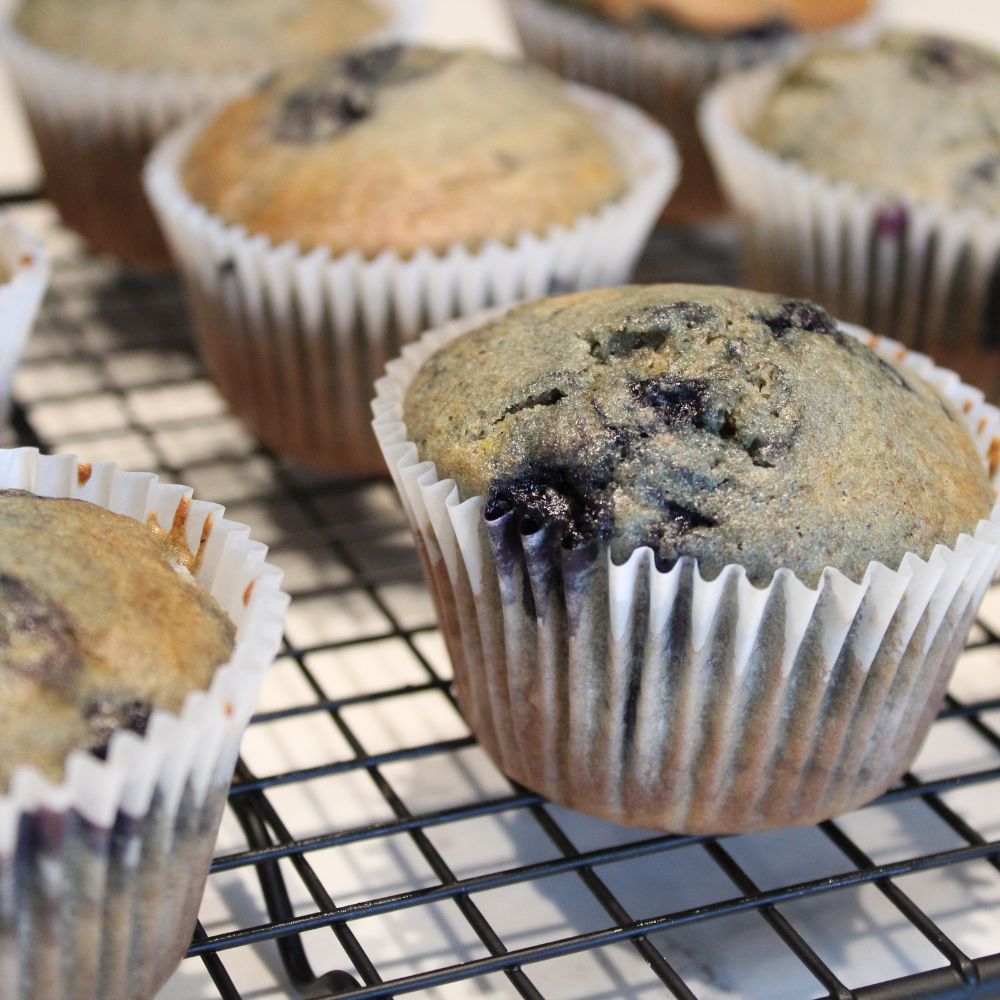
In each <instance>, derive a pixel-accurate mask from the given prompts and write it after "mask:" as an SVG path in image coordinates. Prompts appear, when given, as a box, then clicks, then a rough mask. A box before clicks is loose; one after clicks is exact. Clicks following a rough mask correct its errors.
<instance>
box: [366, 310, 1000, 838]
mask: <svg viewBox="0 0 1000 1000" xmlns="http://www.w3.org/2000/svg"><path fill="white" fill-rule="evenodd" d="M475 325H477V324H476V322H469V321H466V322H464V323H453V324H451V325H449V326H445V327H443V328H441V329H439V330H437V331H434V332H432V333H428V334H427V335H426V336H425V337H424V338H422V339H421V340H420V341H419V342H418V343H416V344H414V345H411V346H409V347H408V348H406V349H405V350H404V352H403V354H402V357H401V358H399V359H397V360H395V361H393V362H392V363H391V364H390V365H389V366H388V368H387V373H386V375H385V376H384V377H383V378H382V379H381V380H380V381H379V382H378V385H377V395H376V399H375V401H374V404H373V408H374V412H375V421H374V428H375V433H376V436H377V437H378V440H379V444H380V445H381V447H382V450H383V453H384V455H385V459H386V462H387V464H388V466H389V469H390V471H391V473H392V476H393V479H394V481H395V483H396V486H397V488H398V490H399V493H400V495H401V497H402V500H403V505H404V507H405V509H406V512H407V515H408V517H409V520H410V524H411V527H412V529H413V532H414V535H415V537H416V541H417V547H418V549H419V551H420V555H421V558H422V561H423V566H424V571H425V573H426V576H427V579H428V581H429V583H430V587H431V592H432V594H433V597H434V602H435V606H436V609H437V613H438V618H439V621H440V623H441V628H442V631H443V633H444V637H445V640H446V642H447V646H448V650H449V653H450V655H451V659H452V663H453V664H454V668H455V684H456V688H457V692H458V697H459V701H460V703H461V705H462V709H463V711H464V713H465V715H466V717H467V719H468V721H469V725H470V726H471V727H472V729H473V731H474V732H475V734H476V736H477V737H478V739H479V741H480V742H481V743H482V745H483V747H484V748H485V749H486V751H487V752H488V753H489V754H490V756H491V757H492V758H493V759H494V760H495V761H496V763H497V764H498V766H499V767H500V768H501V769H502V770H503V771H505V772H506V773H507V774H509V775H510V776H511V777H512V778H515V779H516V780H517V781H519V782H521V783H522V784H524V785H526V786H528V787H529V788H532V789H534V790H535V791H538V792H540V793H542V794H544V795H546V796H548V797H549V798H550V799H552V800H553V801H555V802H559V803H561V804H563V805H566V806H569V807H570V808H573V809H579V810H581V811H584V812H587V813H591V814H593V815H596V816H600V817H602V818H604V819H608V820H612V821H614V822H617V823H625V824H629V825H635V826H641V827H650V828H656V829H663V830H670V831H673V832H677V833H742V832H750V831H755V830H766V829H770V828H774V827H779V826H785V825H789V824H807V823H814V822H817V821H819V820H823V819H826V818H828V817H830V816H833V815H836V814H838V813H841V812H845V811H848V810H850V809H853V808H855V807H857V806H860V805H862V804H863V803H865V802H867V801H868V800H870V799H872V798H874V797H875V796H877V795H879V794H880V793H881V792H883V791H885V789H886V788H888V787H889V786H890V785H891V784H892V783H893V782H894V781H896V780H897V779H898V778H899V777H900V775H901V774H903V773H904V772H905V771H906V769H907V768H908V767H909V765H910V763H911V762H912V760H913V758H914V756H915V755H916V753H917V750H918V749H919V747H920V745H921V743H922V741H923V739H924V737H925V736H926V734H927V731H928V729H929V727H930V725H931V723H932V721H933V720H934V717H935V714H936V713H937V711H938V709H939V707H940V705H941V701H942V698H943V696H944V692H945V689H946V686H947V684H948V681H949V678H950V676H951V673H952V670H953V668H954V665H955V661H956V659H957V657H958V655H959V653H960V652H961V650H962V648H963V644H964V641H965V638H966V636H967V634H968V631H969V628H970V626H971V624H972V622H973V619H974V616H975V613H976V610H977V608H978V606H979V603H980V601H981V600H982V597H983V594H984V591H985V589H986V587H987V586H988V584H989V583H990V581H991V580H992V579H993V576H994V574H995V572H996V569H997V566H998V564H1000V505H998V506H997V507H995V508H994V510H993V512H992V515H991V516H990V518H989V519H988V520H983V521H980V523H979V524H978V525H977V527H976V529H975V531H974V532H972V533H971V534H963V535H961V536H960V537H959V538H957V539H955V540H954V544H953V545H951V546H947V545H938V546H937V547H936V548H935V549H934V551H933V553H932V554H931V555H930V557H929V558H927V559H926V560H925V559H922V558H920V557H918V556H917V555H916V554H915V553H912V552H911V553H907V554H906V555H905V556H904V558H903V559H902V561H901V563H900V565H899V566H898V567H890V566H884V565H882V564H880V563H878V562H872V563H871V564H870V565H869V567H868V569H867V572H866V573H865V575H864V578H863V579H862V580H861V581H860V582H857V583H855V582H853V581H851V580H849V579H848V578H847V577H845V576H844V575H843V574H842V573H840V572H839V571H838V570H837V569H834V568H832V567H828V568H827V569H826V570H824V572H823V574H822V577H821V579H820V582H819V583H818V585H817V586H815V587H808V586H806V585H805V584H804V583H803V582H802V581H801V580H799V579H798V578H797V577H796V576H795V575H794V573H793V572H792V571H791V570H789V569H779V570H778V571H777V573H775V575H774V578H773V580H772V581H771V583H770V584H769V585H768V586H767V587H757V586H754V585H753V584H751V583H750V582H749V581H748V579H747V577H746V573H745V571H744V569H743V568H742V567H740V566H737V565H730V566H727V567H725V569H723V571H722V572H721V573H720V574H719V575H718V577H716V578H715V579H713V580H706V579H704V578H703V577H702V575H701V573H700V572H699V567H698V564H697V562H696V561H695V560H693V559H690V558H683V559H681V560H680V561H679V562H678V563H677V565H676V566H674V567H673V568H672V569H670V570H667V571H662V570H659V569H657V567H656V566H655V564H654V559H653V553H652V550H651V549H648V548H641V549H638V550H636V551H635V552H633V553H632V555H631V557H630V558H629V559H628V561H627V562H625V563H624V564H622V565H615V564H614V563H613V562H612V560H611V558H610V555H609V550H608V546H607V543H606V542H601V543H593V544H592V545H590V546H589V547H587V548H584V549H578V550H567V549H565V548H563V547H562V545H561V541H560V538H559V537H558V534H557V532H556V531H555V530H554V529H553V528H552V527H551V526H550V527H548V528H543V529H542V530H539V531H530V532H528V531H525V530H523V529H522V527H521V525H520V523H519V521H518V518H517V516H516V515H515V514H513V513H507V514H505V515H503V516H502V517H500V518H497V519H495V520H488V519H487V518H486V517H485V515H484V498H483V497H482V496H472V497H462V496H460V494H459V491H458V488H457V486H456V484H455V482H454V481H453V480H450V479H441V478H439V476H438V474H437V471H436V469H435V466H434V464H433V463H431V462H425V461H421V460H420V456H419V454H418V451H417V447H416V445H415V444H414V443H413V442H412V441H410V440H408V437H407V430H406V425H405V423H404V422H403V400H404V398H405V395H406V391H407V388H408V386H409V385H410V383H411V381H412V379H413V377H414V375H415V374H416V372H417V371H418V369H419V368H420V366H421V365H422V364H423V362H424V361H425V360H426V359H427V358H429V357H430V356H431V355H432V354H434V353H435V352H436V351H437V350H438V349H440V348H441V347H442V346H443V345H444V344H446V343H448V342H449V341H451V340H453V339H454V338H455V337H457V336H459V335H461V334H462V333H464V332H466V331H467V330H469V329H471V328H473V327H474V326H475ZM845 329H848V328H846V327H845ZM848 332H851V333H853V334H854V335H856V336H859V337H862V338H863V339H864V340H865V341H866V342H868V343H870V344H871V346H872V347H873V348H874V349H875V350H876V351H877V352H878V353H879V354H881V355H882V356H884V357H888V358H892V359H893V360H894V361H898V362H899V363H901V364H902V365H903V366H904V367H905V368H907V369H909V370H912V371H915V372H916V373H917V374H918V375H920V376H921V377H922V378H924V379H925V380H927V381H929V382H930V383H931V384H932V385H934V386H935V387H936V388H937V389H938V391H939V392H940V393H941V394H942V395H943V396H945V397H946V398H947V399H948V400H950V401H951V402H952V403H953V404H954V405H955V408H956V410H957V411H958V412H959V413H961V414H962V416H963V420H964V421H965V425H966V427H967V428H968V430H969V433H970V435H971V436H972V438H973V439H974V441H975V443H976V446H977V449H978V451H979V453H980V455H982V457H983V461H984V463H985V464H987V465H988V466H989V472H990V476H991V479H992V481H993V482H994V485H996V483H997V473H998V466H1000V412H998V411H997V410H996V409H995V408H994V407H992V406H990V405H988V404H986V403H984V402H983V396H982V393H980V392H979V391H978V390H976V389H972V388H969V387H968V386H966V385H964V384H962V383H961V382H960V381H959V380H958V377H957V376H956V375H954V374H953V373H951V372H948V371H945V370H944V369H941V368H937V367H935V366H934V365H933V364H932V363H931V362H930V360H929V359H928V358H926V357H924V356H922V355H919V354H910V353H907V352H906V350H905V349H904V348H902V347H901V345H899V344H898V343H896V342H894V341H890V340H884V339H880V338H875V337H872V336H871V335H870V334H867V333H866V332H864V331H860V330H857V329H854V328H851V329H849V330H848ZM761 530H762V531H766V530H767V528H766V525H762V526H761Z"/></svg>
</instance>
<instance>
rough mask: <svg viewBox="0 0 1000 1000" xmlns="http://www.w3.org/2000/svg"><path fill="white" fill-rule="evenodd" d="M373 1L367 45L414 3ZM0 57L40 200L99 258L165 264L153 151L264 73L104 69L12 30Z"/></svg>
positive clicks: (396, 28) (1, 40)
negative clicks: (25, 131)
mask: <svg viewBox="0 0 1000 1000" xmlns="http://www.w3.org/2000/svg"><path fill="white" fill-rule="evenodd" d="M15 2H16V0H0V6H2V7H5V8H11V7H13V6H14V5H15ZM84 2H85V0H84ZM376 2H380V3H381V4H383V5H384V6H386V7H387V8H388V9H389V11H390V13H391V14H392V15H393V18H392V21H391V23H390V24H388V25H387V26H386V27H384V28H383V29H381V30H380V31H379V32H378V33H377V34H375V35H373V36H372V39H371V40H372V41H373V42H377V41H379V40H384V39H387V38H394V37H399V36H400V35H401V34H402V33H403V32H406V31H409V30H411V28H412V25H413V23H414V22H415V20H416V16H417V10H418V7H417V0H376ZM0 52H2V54H3V56H4V58H5V59H6V60H7V63H8V64H9V66H10V68H11V70H12V72H13V74H14V80H15V82H16V84H17V87H18V90H19V91H20V92H21V96H22V98H23V100H24V105H25V109H26V111H27V114H28V121H29V124H30V126H31V130H32V133H33V134H34V137H35V142H36V145H37V146H38V152H39V156H40V158H41V161H42V166H43V168H44V171H45V188H46V193H47V194H48V196H49V198H50V199H51V200H52V201H53V202H54V203H55V205H56V207H57V208H58V209H59V214H60V215H61V216H62V219H63V221H64V222H65V223H66V224H67V225H68V226H69V227H70V228H71V229H74V230H75V231H76V232H78V233H80V234H81V235H82V236H83V237H84V239H85V240H86V241H87V242H88V243H89V244H90V246H91V247H92V248H93V249H95V250H98V251H101V252H105V253H109V254H111V255H113V256H115V257H118V258H120V259H121V260H124V261H125V262H127V263H131V264H141V265H147V266H154V267H163V266H167V265H169V264H170V263H171V260H170V254H169V252H168V250H167V246H166V244H165V242H164V240H163V236H162V234H161V233H160V229H159V227H158V226H157V224H156V219H155V218H154V216H153V213H152V212H151V210H150V207H149V203H148V202H147V200H146V196H145V193H144V191H143V187H142V167H143V164H144V162H145V160H146V157H147V156H148V155H149V151H150V150H151V149H152V147H153V145H154V144H155V142H156V140H157V139H158V138H159V137H160V136H162V135H163V134H164V133H165V132H167V131H168V130H169V129H170V128H172V127H174V126H175V125H177V124H179V123H180V122H183V121H185V120H187V119H189V118H191V117H192V116H194V115H197V114H198V113H200V112H203V111H205V110H206V109H209V108H212V107H216V106H218V105H220V104H222V103H225V102H226V101H228V100H231V99H232V98H234V97H236V96H237V95H238V94H240V93H241V92H242V91H244V90H245V89H246V88H247V87H249V86H250V85H251V84H252V83H253V81H254V80H255V79H256V78H257V77H258V76H259V75H260V73H261V71H262V70H267V69H268V68H269V67H268V66H266V65H265V66H256V67H252V68H248V69H247V70H239V71H236V70H234V71H230V72H224V73H221V72H220V73H206V72H193V73H183V74H182V73H167V72H150V73H144V72H141V71H138V70H114V69H108V68H106V67H102V66H97V65H95V64H91V63H87V62H85V61H83V60H79V59H74V58H70V57H68V56H64V55H61V54H60V53H57V52H53V51H52V50H50V49H45V48H43V47H41V46H39V45H37V44H35V42H33V41H31V40H30V39H29V38H27V37H25V36H24V35H22V34H21V33H20V32H18V31H17V29H16V28H15V27H13V25H11V24H9V23H8V24H6V25H4V26H3V29H2V31H0Z"/></svg>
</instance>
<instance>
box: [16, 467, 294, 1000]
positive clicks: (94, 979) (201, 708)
mask: <svg viewBox="0 0 1000 1000" xmlns="http://www.w3.org/2000/svg"><path fill="white" fill-rule="evenodd" d="M0 489H26V490H30V491H32V492H34V493H37V494H39V495H41V496H53V497H75V498H78V499H82V500H87V501H89V502H91V503H95V504H98V505H99V506H101V507H105V508H107V509H108V510H112V511H115V512H116V513H119V514H124V515H126V516H128V517H132V518H135V519H136V520H139V521H142V522H147V521H148V520H149V519H150V518H151V517H152V516H154V515H155V517H156V519H157V521H158V522H159V524H160V525H161V526H163V527H169V526H171V525H172V524H174V523H175V516H179V517H182V518H185V517H186V523H185V527H186V538H187V541H188V544H189V546H190V547H191V549H192V551H196V550H197V549H198V546H199V543H200V540H201V538H202V537H203V531H204V532H205V533H206V535H207V541H206V542H205V546H204V549H203V558H202V560H201V563H200V566H199V569H198V571H197V574H196V576H197V579H198V582H199V583H200V584H201V585H202V586H204V587H205V588H206V589H207V590H209V591H210V592H211V593H212V595H213V596H214V597H215V598H216V600H217V601H218V602H219V604H220V605H221V606H222V608H223V609H224V610H225V611H226V612H227V613H228V614H229V616H230V618H231V619H232V620H233V622H234V624H235V625H236V644H235V648H234V650H233V655H232V658H231V659H230V661H229V662H228V663H226V664H225V665H223V666H221V667H219V669H218V670H217V672H216V674H215V676H214V679H213V681H212V685H211V687H210V688H209V689H208V690H207V691H199V692H194V693H192V694H190V695H189V696H188V697H187V700H186V701H185V703H184V707H183V710H182V711H181V712H180V714H179V715H173V714H171V713H167V712H163V711H159V710H157V711H155V712H154V713H153V716H152V718H151V719H150V722H149V726H148V729H147V732H146V734H145V735H144V736H141V737H140V736H137V735H136V734H134V733H131V732H125V731H121V732H118V733H116V734H115V736H114V737H113V738H112V741H111V745H110V749H109V752H108V756H107V760H106V761H101V760H99V759H97V758H96V757H93V756H92V755H90V754H87V753H84V752H82V751H77V752H75V753H73V754H72V755H71V756H70V758H69V760H68V763H67V767H66V774H65V778H64V780H63V781H62V782H60V783H58V784H56V783H53V782H52V781H50V780H49V779H47V778H45V777H44V776H43V775H42V774H41V773H39V772H38V771H37V770H36V769H34V768H33V767H24V768H21V769H19V770H18V771H17V772H16V773H15V776H14V778H13V780H12V782H11V785H10V788H9V790H8V791H7V793H6V794H3V795H0V982H2V983H3V988H2V993H3V996H4V997H5V998H10V1000H39V998H42V997H44V998H45V1000H63V998H66V1000H69V998H73V1000H134V998H138V997H152V996H153V995H154V994H155V993H156V991H157V990H158V989H159V988H160V986H162V984H163V983H164V982H165V981H166V979H167V978H168V977H169V976H170V975H171V974H172V972H173V971H174V969H175V968H176V967H177V964H178V963H179V962H180V960H181V958H182V957H183V955H184V953H185V951H186V949H187V947H188V945H189V944H190V941H191V934H192V932H193V930H194V925H195V920H196V917H197V910H198V905H199V902H200V900H201V895H202V891H203V888H204V884H205V878H206V876H207V874H208V867H209V862H210V859H211V855H212V849H213V846H214V844H215V837H216V833H217V831H218V826H219V821H220V819H221V815H222V809H223V806H224V804H225V801H226V794H227V791H228V789H229V784H230V780H231V778H232V774H233V769H234V766H235V763H236V755H237V752H238V747H239V743H240V738H241V736H242V734H243V730H244V729H245V727H246V725H247V723H248V721H249V719H250V715H251V712H252V710H253V706H254V701H255V699H256V696H257V691H258V688H259V686H260V682H261V680H262V678H263V676H264V673H265V671H266V670H267V668H268V667H269V666H270V664H271V660H272V659H273V657H274V654H275V653H276V651H277V649H278V645H279V643H280V640H281V634H282V621H283V617H284V611H285V608H286V606H287V603H288V598H287V597H286V595H285V594H283V593H282V591H281V589H280V586H281V573H280V572H279V571H278V570H277V569H275V568H274V567H273V566H270V565H268V564H267V563H266V562H265V561H264V560H265V556H266V553H267V549H266V546H264V545H262V544H260V543H259V542H255V541H252V540H251V539H250V537H249V529H248V528H247V527H245V526H244V525H242V524H238V523H236V522H234V521H229V520H226V519H225V518H224V517H223V514H224V510H223V508H222V507H220V506H219V505H218V504H213V503H206V502H204V501H201V500H194V501H191V500H190V496H191V490H190V489H189V488H188V487H185V486H175V485H167V484H165V483H160V482H159V481H158V480H157V478H156V477H155V476H153V475H151V474H148V473H138V472H124V471H122V470H120V469H119V468H118V467H117V466H115V465H114V464H113V463H111V462H102V463H95V464H93V465H83V464H80V463H79V462H78V460H77V459H76V457H75V456H72V455H57V456H43V455H40V454H39V453H38V452H37V451H36V450H34V449H28V448H21V449H16V450H0ZM209 519H210V523H209ZM180 523H184V522H180Z"/></svg>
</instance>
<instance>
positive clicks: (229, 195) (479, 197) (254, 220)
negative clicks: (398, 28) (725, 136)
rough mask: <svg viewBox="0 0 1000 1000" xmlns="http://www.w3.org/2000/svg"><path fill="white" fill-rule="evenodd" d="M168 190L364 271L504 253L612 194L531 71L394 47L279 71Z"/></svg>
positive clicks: (606, 159) (549, 84) (594, 152)
mask: <svg viewBox="0 0 1000 1000" xmlns="http://www.w3.org/2000/svg"><path fill="white" fill-rule="evenodd" d="M183 182H184V184H185V186H186V187H187V189H188V192H189V193H190V195H191V196H192V197H193V198H194V199H195V200H196V201H198V202H200V203H202V204H203V205H204V206H206V207H207V208H208V209H209V210H210V211H212V212H214V213H215V214H217V215H219V216H221V217H222V218H223V219H224V220H225V221H226V222H229V223H234V224H242V225H244V226H246V228H247V229H248V230H249V231H251V232H252V233H263V234H264V235H266V236H269V237H270V238H271V240H272V241H274V242H276V243H280V242H283V241H285V240H292V241H295V242H297V243H298V244H299V246H300V247H301V248H303V249H312V248H314V247H317V246H325V247H329V248H330V249H331V250H332V252H333V253H344V252H347V251H350V250H360V251H361V252H362V253H364V254H365V255H367V256H375V255H376V254H378V253H379V252H380V251H382V250H385V249H387V248H391V249H393V250H395V251H396V252H397V253H400V254H403V255H408V254H412V253H414V252H415V251H417V250H419V249H421V248H422V247H430V248H431V249H433V250H436V251H439V252H440V251H444V250H446V249H447V248H448V247H449V246H451V245H452V244H455V243H463V244H465V245H467V246H470V247H475V246H477V245H479V244H480V243H482V242H483V241H484V240H486V239H489V238H491V237H493V238H496V239H498V240H501V241H508V242H509V241H513V240H514V239H515V238H516V237H517V236H518V235H519V234H520V233H521V232H524V231H530V232H534V233H540V232H543V231H544V230H546V229H547V228H548V227H550V226H552V225H557V224H569V223H572V222H574V221H575V220H576V219H577V218H578V217H579V216H580V215H583V214H586V213H589V212H592V211H594V210H596V209H598V208H599V207H601V206H602V205H604V204H606V203H607V202H609V201H611V200H613V199H614V198H616V197H618V196H619V195H620V194H622V193H623V191H624V189H625V186H626V185H625V178H624V176H623V173H622V170H621V168H620V167H619V164H618V162H617V160H616V157H615V153H614V150H613V149H612V148H611V146H610V144H609V143H608V141H607V140H606V139H605V138H604V137H603V135H602V134H601V133H600V131H599V130H598V128H597V126H595V125H594V124H593V122H592V120H591V118H590V116H588V114H587V113H586V112H584V111H583V110H582V109H581V108H580V107H578V106H577V105H576V104H575V103H573V102H572V101H571V100H570V99H569V98H568V96H567V93H566V89H565V85H564V84H563V83H562V82H561V81H560V80H558V79H557V78H556V77H554V76H552V75H551V74H549V73H548V72H546V71H545V70H541V69H536V68H534V67H530V66H527V65H525V64H523V63H518V62H514V61H511V60H507V59H501V58H497V57H496V56H492V55H488V54H487V53H485V52H475V51H452V52H444V51H438V50H435V49H429V48H406V47H403V46H398V45H395V46H389V47H384V48H376V49H367V50H362V51H358V52H355V53H351V54H346V55H343V56H339V57H334V58H327V59H323V60H321V61H316V62H312V63H310V64H308V65H305V66H302V67H298V68H296V69H294V70H289V71H288V72H284V73H281V74H279V75H275V76H273V77H272V78H271V79H270V80H269V81H267V82H266V83H265V84H264V85H263V86H261V87H260V88H259V89H258V90H257V91H256V92H255V93H252V94H250V95H248V96H246V97H244V98H242V99H239V100H237V101H234V102H233V103H231V104H229V105H228V106H227V107H226V108H224V109H223V110H222V111H221V112H220V113H219V114H218V116H217V117H216V118H215V119H214V120H213V121H212V122H210V123H209V124H208V126H207V127H206V128H205V129H204V130H203V131H202V133H201V134H200V136H199V137H198V139H197V140H196V142H195V144H194V146H193V148H192V150H191V151H190V153H189V155H188V156H187V159H186V162H185V164H184V166H183Z"/></svg>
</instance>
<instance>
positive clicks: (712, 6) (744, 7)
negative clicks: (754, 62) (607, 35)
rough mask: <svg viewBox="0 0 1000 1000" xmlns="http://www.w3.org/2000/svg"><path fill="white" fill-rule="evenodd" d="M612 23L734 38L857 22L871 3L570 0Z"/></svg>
mask: <svg viewBox="0 0 1000 1000" xmlns="http://www.w3.org/2000/svg"><path fill="white" fill-rule="evenodd" d="M569 2H570V3H573V4H576V5H578V6H580V7H583V8H585V9H587V10H591V11H593V12H594V13H596V14H599V15H601V16H602V17H606V18H608V19H609V20H612V21H619V22H621V23H624V24H629V23H633V22H637V21H642V20H644V19H650V18H658V19H662V20H665V21H667V22H668V23H670V24H674V25H676V26H678V27H680V28H687V29H689V30H691V31H697V32H703V33H704V34H708V35H730V34H738V33H740V32H744V31H752V30H754V29H755V28H760V27H762V26H765V25H769V24H783V25H786V26H787V27H789V28H791V29H793V30H796V31H821V30H823V29H825V28H833V27H837V26H838V25H841V24H845V23H847V22H848V21H853V20H856V19H857V18H859V17H862V16H864V15H865V14H867V13H868V11H869V10H870V9H871V0H569Z"/></svg>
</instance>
